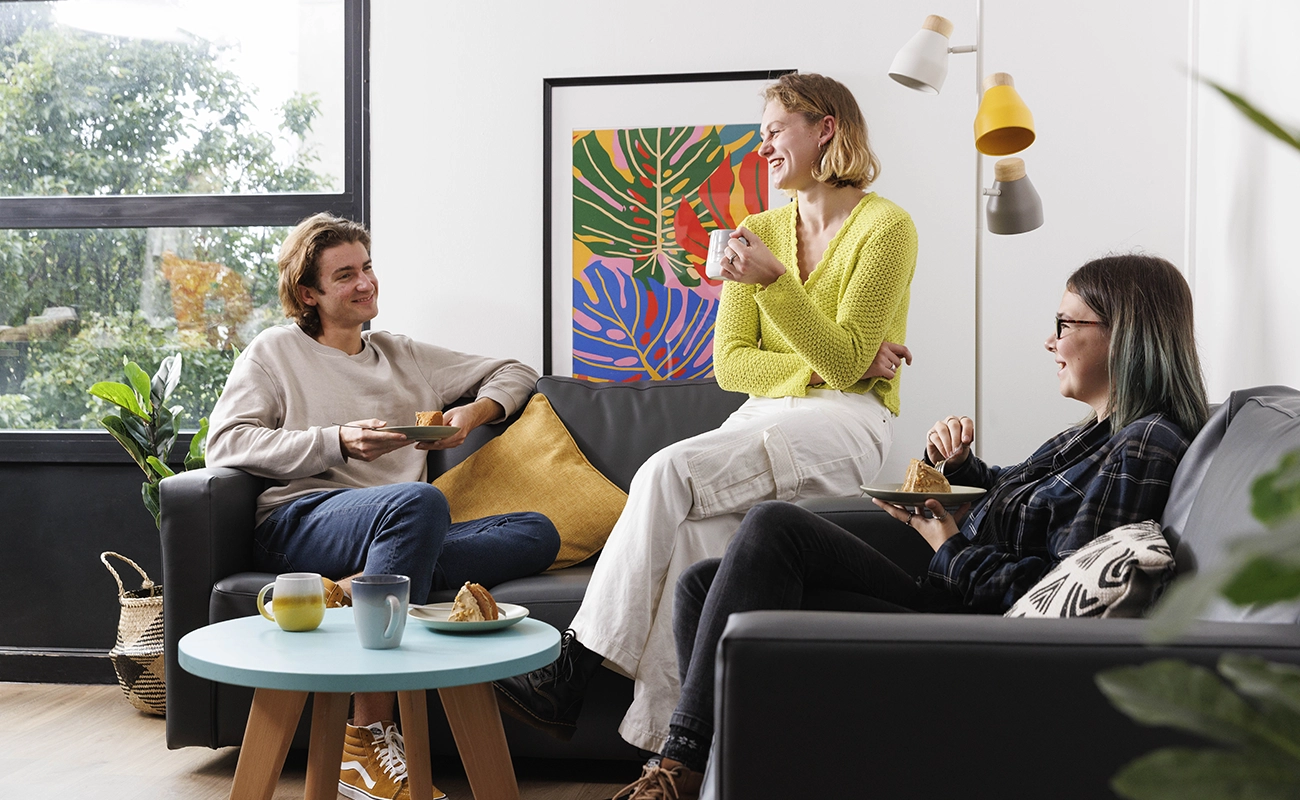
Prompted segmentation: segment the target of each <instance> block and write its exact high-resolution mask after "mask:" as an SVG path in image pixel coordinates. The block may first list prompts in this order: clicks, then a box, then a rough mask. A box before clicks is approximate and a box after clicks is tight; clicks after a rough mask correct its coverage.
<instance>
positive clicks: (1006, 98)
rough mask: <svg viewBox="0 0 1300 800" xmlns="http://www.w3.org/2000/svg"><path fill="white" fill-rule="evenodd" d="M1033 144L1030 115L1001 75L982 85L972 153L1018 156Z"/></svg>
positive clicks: (990, 77)
mask: <svg viewBox="0 0 1300 800" xmlns="http://www.w3.org/2000/svg"><path fill="white" fill-rule="evenodd" d="M1033 143H1034V115H1033V114H1030V113H1029V107H1028V106H1026V105H1025V101H1024V100H1021V99H1020V95H1019V94H1018V93H1017V92H1016V87H1015V84H1014V83H1013V82H1012V80H1011V76H1010V75H1008V74H1006V73H1005V72H997V73H994V74H993V75H990V76H989V77H988V78H986V79H985V81H984V98H983V99H982V100H980V109H979V111H978V112H977V113H976V114H975V149H976V150H979V151H980V152H981V153H983V154H984V155H987V156H1007V155H1011V154H1012V153H1019V152H1020V151H1021V150H1024V149H1025V148H1026V147H1028V146H1029V145H1031V144H1033Z"/></svg>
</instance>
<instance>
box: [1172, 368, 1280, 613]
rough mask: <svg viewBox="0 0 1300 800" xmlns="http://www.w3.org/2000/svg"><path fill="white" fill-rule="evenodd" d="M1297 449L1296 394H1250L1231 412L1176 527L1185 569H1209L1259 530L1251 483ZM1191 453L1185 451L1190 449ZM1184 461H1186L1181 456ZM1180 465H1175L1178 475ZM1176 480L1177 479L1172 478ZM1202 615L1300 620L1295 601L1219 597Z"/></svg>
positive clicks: (1181, 566)
mask: <svg viewBox="0 0 1300 800" xmlns="http://www.w3.org/2000/svg"><path fill="white" fill-rule="evenodd" d="M1297 449H1300V394H1297V393H1295V392H1294V391H1293V390H1289V393H1288V394H1284V395H1272V396H1262V397H1252V398H1250V399H1249V400H1247V401H1246V402H1245V403H1243V404H1242V405H1241V407H1240V409H1239V410H1238V411H1237V412H1236V414H1234V415H1233V416H1232V419H1231V421H1230V422H1229V424H1228V427H1227V430H1226V431H1224V432H1223V435H1222V441H1221V442H1220V443H1219V445H1218V447H1217V448H1216V452H1215V453H1214V458H1213V461H1211V462H1210V465H1209V468H1208V469H1206V470H1205V472H1204V476H1203V477H1202V478H1201V480H1200V482H1199V484H1198V485H1197V486H1195V487H1193V488H1194V489H1195V498H1194V500H1193V501H1192V504H1191V508H1190V510H1188V511H1187V515H1186V523H1185V524H1184V525H1183V528H1182V530H1180V531H1178V532H1177V533H1178V539H1177V547H1176V548H1175V550H1174V558H1175V560H1177V561H1178V563H1179V569H1180V571H1182V570H1184V569H1193V570H1206V571H1209V570H1213V569H1215V568H1216V567H1218V566H1220V565H1221V564H1222V563H1223V562H1224V559H1225V557H1226V554H1227V552H1228V549H1229V548H1230V547H1231V545H1232V543H1233V542H1234V541H1236V540H1237V539H1240V538H1241V537H1243V536H1247V535H1253V534H1257V533H1260V532H1262V531H1264V525H1263V524H1262V523H1260V522H1259V521H1258V520H1256V519H1255V517H1254V516H1253V515H1252V514H1251V512H1250V487H1251V484H1253V483H1254V482H1255V479H1256V478H1257V477H1259V476H1260V474H1262V473H1264V472H1267V471H1269V470H1271V469H1274V468H1275V467H1276V466H1277V465H1278V462H1279V461H1280V460H1281V458H1282V456H1283V454H1285V453H1288V452H1290V451H1292V450H1297ZM1189 452H1190V451H1189ZM1184 463H1186V459H1184ZM1183 469H1184V467H1182V466H1180V467H1179V473H1182V472H1183ZM1175 484H1177V478H1176V479H1175ZM1202 619H1209V620H1225V621H1233V620H1236V621H1250V622H1297V621H1300V604H1298V603H1294V602H1291V603H1276V604H1273V605H1269V606H1248V607H1239V606H1234V605H1232V604H1231V603H1229V602H1228V601H1227V600H1218V601H1216V602H1215V603H1214V605H1212V606H1211V608H1210V609H1208V610H1207V611H1206V612H1205V613H1203V614H1202Z"/></svg>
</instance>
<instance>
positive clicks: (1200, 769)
mask: <svg viewBox="0 0 1300 800" xmlns="http://www.w3.org/2000/svg"><path fill="white" fill-rule="evenodd" d="M1111 787H1112V788H1113V789H1114V790H1115V791H1116V793H1118V794H1119V795H1121V796H1123V797H1127V798H1131V800H1288V799H1292V798H1295V797H1296V795H1297V789H1300V773H1297V772H1296V770H1295V768H1294V766H1292V765H1289V764H1287V763H1286V762H1284V761H1281V760H1280V759H1276V758H1272V757H1270V756H1269V755H1268V754H1265V753H1260V752H1258V751H1254V750H1244V751H1238V750H1214V749H1204V750H1194V749H1191V748H1177V747H1170V748H1165V749H1163V750H1156V751H1155V752H1152V753H1148V754H1146V755H1144V756H1142V757H1140V758H1138V759H1136V760H1135V761H1133V762H1131V763H1130V764H1128V765H1127V766H1125V767H1124V768H1123V769H1122V770H1120V771H1119V773H1118V774H1117V775H1116V776H1115V777H1114V779H1113V780H1112V781H1111Z"/></svg>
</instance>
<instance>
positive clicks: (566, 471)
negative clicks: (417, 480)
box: [433, 394, 627, 569]
mask: <svg viewBox="0 0 1300 800" xmlns="http://www.w3.org/2000/svg"><path fill="white" fill-rule="evenodd" d="M433 485H434V486H437V487H438V488H439V489H441V490H442V493H443V494H444V495H446V496H447V502H448V504H449V505H450V506H451V521H452V522H463V521H465V520H470V519H479V518H481V517H486V516H490V515H492V514H507V513H511V512H518V511H537V512H540V513H542V514H545V515H546V516H547V517H549V518H550V520H551V522H553V523H555V529H556V530H557V531H559V534H560V552H559V555H558V556H556V559H555V563H553V564H552V565H551V569H561V568H563V567H568V566H571V565H573V564H577V563H578V562H580V561H583V560H585V559H587V558H588V557H590V556H591V555H592V554H593V553H595V552H596V551H597V550H599V549H600V548H601V547H603V546H604V545H605V539H606V538H608V537H609V532H610V530H612V529H613V527H614V523H615V522H617V521H618V515H619V514H620V513H622V511H623V505H624V503H626V501H627V494H626V493H624V492H623V490H621V489H619V488H618V487H617V486H615V485H614V484H613V483H611V482H610V481H609V479H608V478H606V477H605V476H604V475H601V474H600V472H599V471H598V470H597V469H596V468H595V467H593V466H592V465H591V464H590V463H589V462H588V461H587V459H586V458H585V457H584V456H583V455H582V452H581V451H579V450H578V446H577V445H576V444H574V441H573V437H572V436H570V435H569V432H568V431H567V430H565V427H564V423H562V422H560V419H559V417H557V416H556V415H555V412H554V411H553V410H552V409H551V404H550V402H549V401H548V400H547V399H546V396H545V395H542V394H535V395H533V397H532V399H531V400H529V401H528V405H527V407H525V409H524V413H523V415H522V416H520V418H519V419H518V420H517V421H516V422H515V423H514V424H513V425H511V426H510V427H509V428H507V429H506V430H505V432H504V433H502V434H501V435H500V436H498V437H496V438H495V439H493V440H492V441H490V442H488V443H487V444H485V445H483V446H482V447H480V448H479V449H478V450H477V451H475V452H474V454H473V455H471V456H470V457H469V458H467V459H465V460H464V461H462V462H461V463H460V464H457V465H456V466H455V467H452V468H451V469H450V470H449V471H447V472H446V473H445V474H443V475H441V476H439V477H438V478H437V479H436V480H435V481H434V482H433Z"/></svg>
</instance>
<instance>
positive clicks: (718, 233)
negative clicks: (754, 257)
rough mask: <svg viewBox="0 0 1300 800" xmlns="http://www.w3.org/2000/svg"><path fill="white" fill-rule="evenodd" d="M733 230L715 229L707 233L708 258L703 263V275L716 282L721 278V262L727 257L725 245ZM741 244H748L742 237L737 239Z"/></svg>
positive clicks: (729, 239)
mask: <svg viewBox="0 0 1300 800" xmlns="http://www.w3.org/2000/svg"><path fill="white" fill-rule="evenodd" d="M734 230H735V229H734V228H716V229H714V230H713V231H711V232H710V233H709V257H708V258H707V259H705V261H704V274H705V275H707V276H709V277H710V278H712V279H713V280H715V281H716V280H718V279H720V278H721V277H722V262H723V260H724V259H725V258H726V255H727V243H728V242H730V241H731V234H732V232H733V231H734ZM738 241H740V242H741V243H742V244H749V242H748V241H746V239H745V237H744V236H740V237H738Z"/></svg>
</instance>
